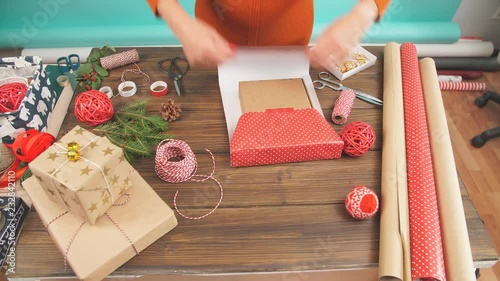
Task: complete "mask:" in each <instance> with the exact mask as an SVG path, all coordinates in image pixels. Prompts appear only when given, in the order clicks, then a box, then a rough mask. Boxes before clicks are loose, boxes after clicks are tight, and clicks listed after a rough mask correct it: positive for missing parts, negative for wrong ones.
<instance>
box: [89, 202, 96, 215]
mask: <svg viewBox="0 0 500 281" xmlns="http://www.w3.org/2000/svg"><path fill="white" fill-rule="evenodd" d="M95 210H97V203H92V206H90V208H89V211H90V212H91V213H93V212H94V211H95Z"/></svg>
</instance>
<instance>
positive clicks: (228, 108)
mask: <svg viewBox="0 0 500 281" xmlns="http://www.w3.org/2000/svg"><path fill="white" fill-rule="evenodd" d="M270 80H280V81H281V82H283V81H285V82H286V80H289V81H290V82H296V81H297V80H301V83H299V84H301V85H303V91H304V95H305V96H306V98H305V99H304V100H306V101H304V102H302V103H300V104H297V105H294V104H293V103H290V102H289V100H288V101H287V99H291V98H292V96H293V95H292V94H291V93H289V95H288V96H286V94H287V93H286V91H285V96H282V97H275V98H276V99H278V100H279V99H282V100H284V101H287V102H284V103H283V104H284V106H283V108H271V109H270V110H261V112H250V111H247V110H245V108H248V106H247V105H248V104H249V103H246V105H245V106H242V99H241V96H240V86H241V82H248V81H253V82H256V83H257V82H259V81H270ZM281 82H280V83H281ZM219 86H220V90H221V95H222V101H223V105H224V114H225V117H226V124H227V130H228V136H229V140H230V151H231V166H233V167H240V166H257V165H269V164H278V163H290V162H302V161H311V160H322V159H335V158H340V157H341V153H342V147H343V141H342V140H341V138H340V137H339V135H338V134H337V133H336V132H335V130H334V129H333V128H332V127H331V125H330V124H329V123H328V122H327V121H326V119H325V117H324V115H323V111H322V109H321V105H320V103H319V100H318V97H317V96H316V92H315V90H314V86H313V83H312V79H311V76H310V75H309V60H308V58H307V57H306V55H305V53H304V49H303V48H297V47H271V48H261V47H254V48H240V49H238V52H237V54H236V56H235V57H233V58H232V59H231V60H230V61H229V62H227V63H225V64H223V65H220V66H219ZM255 92H256V93H258V91H255ZM278 92H279V91H266V92H265V93H264V94H262V93H261V94H260V95H261V97H265V96H267V95H269V96H272V95H278V94H277V93H278ZM295 94H296V93H294V95H295ZM276 99H275V100H276ZM293 99H294V100H295V99H297V96H293ZM250 104H251V105H252V108H258V107H253V104H252V103H250ZM290 107H291V108H290ZM268 109H269V108H268Z"/></svg>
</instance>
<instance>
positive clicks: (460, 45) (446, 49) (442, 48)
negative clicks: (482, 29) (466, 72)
mask: <svg viewBox="0 0 500 281" xmlns="http://www.w3.org/2000/svg"><path fill="white" fill-rule="evenodd" d="M415 46H416V47H417V54H418V56H419V57H490V56H491V55H492V54H493V51H494V48H495V47H494V45H493V43H492V42H483V41H475V40H463V41H458V42H457V43H454V44H415Z"/></svg>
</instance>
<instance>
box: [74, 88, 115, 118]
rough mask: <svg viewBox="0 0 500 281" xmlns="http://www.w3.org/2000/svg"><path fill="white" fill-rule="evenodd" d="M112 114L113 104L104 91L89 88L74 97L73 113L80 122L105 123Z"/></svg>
mask: <svg viewBox="0 0 500 281" xmlns="http://www.w3.org/2000/svg"><path fill="white" fill-rule="evenodd" d="M113 114H114V110H113V104H112V103H111V100H110V99H109V98H108V96H106V94H105V93H102V92H99V91H97V90H90V91H87V92H83V93H81V94H79V95H78V96H77V97H76V100H75V115H76V118H78V120H80V121H81V122H84V123H87V124H89V125H91V126H96V125H99V124H103V123H106V122H107V121H108V120H109V119H111V118H112V117H113Z"/></svg>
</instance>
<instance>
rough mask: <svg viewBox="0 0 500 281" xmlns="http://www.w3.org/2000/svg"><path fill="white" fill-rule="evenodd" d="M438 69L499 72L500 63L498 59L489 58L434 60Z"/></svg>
mask: <svg viewBox="0 0 500 281" xmlns="http://www.w3.org/2000/svg"><path fill="white" fill-rule="evenodd" d="M434 61H435V63H436V68H437V69H439V70H441V69H445V70H477V71H498V70H500V62H499V61H498V58H497V57H488V58H434Z"/></svg>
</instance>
